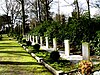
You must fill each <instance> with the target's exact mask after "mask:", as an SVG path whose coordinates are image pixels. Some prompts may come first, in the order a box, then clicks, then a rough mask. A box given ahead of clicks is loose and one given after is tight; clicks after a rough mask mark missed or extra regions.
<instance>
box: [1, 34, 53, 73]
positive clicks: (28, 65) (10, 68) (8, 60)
mask: <svg viewBox="0 0 100 75" xmlns="http://www.w3.org/2000/svg"><path fill="white" fill-rule="evenodd" d="M0 75H53V74H51V73H50V72H49V71H48V70H47V69H46V68H45V67H44V66H42V65H41V64H39V63H37V61H36V60H35V59H34V58H32V57H31V56H30V54H28V53H27V52H26V51H25V50H24V49H23V48H22V47H21V46H20V45H19V44H18V43H17V42H16V41H15V40H14V39H12V38H8V37H7V36H6V35H3V39H2V40H1V41H0Z"/></svg>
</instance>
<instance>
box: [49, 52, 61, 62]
mask: <svg viewBox="0 0 100 75" xmlns="http://www.w3.org/2000/svg"><path fill="white" fill-rule="evenodd" d="M59 57H60V54H59V52H58V51H52V52H51V53H50V58H51V59H52V60H53V61H57V60H58V59H59Z"/></svg>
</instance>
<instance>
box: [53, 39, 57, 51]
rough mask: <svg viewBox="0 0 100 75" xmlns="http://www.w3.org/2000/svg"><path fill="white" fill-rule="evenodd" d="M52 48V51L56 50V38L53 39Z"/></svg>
mask: <svg viewBox="0 0 100 75" xmlns="http://www.w3.org/2000/svg"><path fill="white" fill-rule="evenodd" d="M53 48H54V50H57V42H56V38H53Z"/></svg>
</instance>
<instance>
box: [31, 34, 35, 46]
mask: <svg viewBox="0 0 100 75" xmlns="http://www.w3.org/2000/svg"><path fill="white" fill-rule="evenodd" d="M32 37H33V40H32V45H34V43H35V42H34V36H32Z"/></svg>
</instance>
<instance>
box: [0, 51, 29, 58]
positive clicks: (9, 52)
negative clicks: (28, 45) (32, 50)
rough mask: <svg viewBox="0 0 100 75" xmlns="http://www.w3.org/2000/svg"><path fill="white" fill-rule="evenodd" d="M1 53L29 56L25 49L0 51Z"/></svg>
mask: <svg viewBox="0 0 100 75" xmlns="http://www.w3.org/2000/svg"><path fill="white" fill-rule="evenodd" d="M0 53H7V54H11V55H20V56H29V57H30V55H28V53H27V52H25V51H0Z"/></svg>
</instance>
